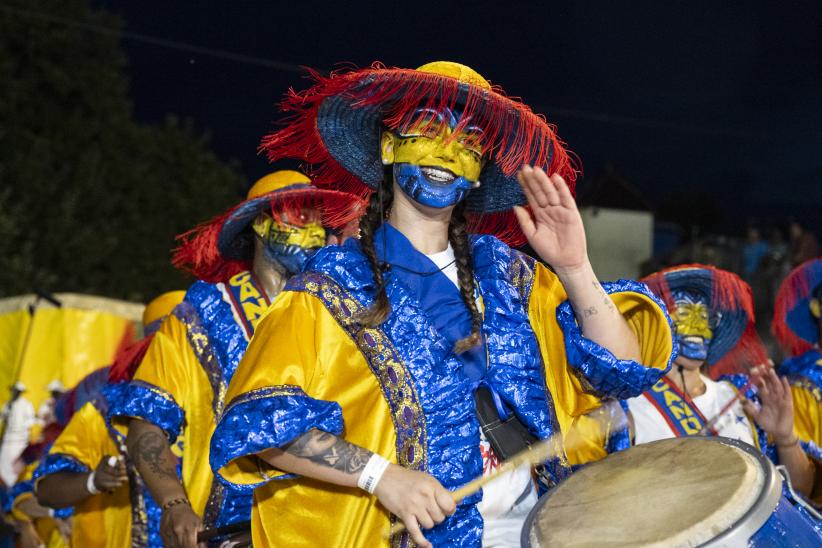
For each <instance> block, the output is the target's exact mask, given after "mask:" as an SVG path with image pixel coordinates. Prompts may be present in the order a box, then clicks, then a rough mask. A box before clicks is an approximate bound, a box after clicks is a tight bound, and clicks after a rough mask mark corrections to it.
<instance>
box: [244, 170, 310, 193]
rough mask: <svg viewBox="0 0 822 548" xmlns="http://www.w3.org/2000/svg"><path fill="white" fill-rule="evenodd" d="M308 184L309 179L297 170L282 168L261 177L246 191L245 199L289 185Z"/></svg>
mask: <svg viewBox="0 0 822 548" xmlns="http://www.w3.org/2000/svg"><path fill="white" fill-rule="evenodd" d="M306 184H308V185H310V184H311V179H309V178H308V177H307V176H306V175H304V174H302V173H300V172H299V171H294V170H292V169H282V170H280V171H275V172H274V173H269V174H268V175H266V176H264V177H262V178H261V179H260V180H258V181H257V182H256V183H254V186H252V187H251V189H250V190H249V191H248V196H247V199H249V200H251V199H252V198H258V197H260V196H262V195H264V194H268V193H269V192H274V191H275V190H280V189H283V188H285V187H288V186H291V185H306Z"/></svg>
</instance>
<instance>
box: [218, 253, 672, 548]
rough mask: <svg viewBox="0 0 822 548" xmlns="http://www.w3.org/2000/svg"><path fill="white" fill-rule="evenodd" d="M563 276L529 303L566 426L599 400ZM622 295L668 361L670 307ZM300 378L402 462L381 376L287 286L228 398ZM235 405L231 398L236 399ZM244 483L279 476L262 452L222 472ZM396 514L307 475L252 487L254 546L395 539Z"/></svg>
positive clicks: (359, 440) (650, 352)
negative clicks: (565, 321)
mask: <svg viewBox="0 0 822 548" xmlns="http://www.w3.org/2000/svg"><path fill="white" fill-rule="evenodd" d="M565 298H566V297H565V293H564V290H563V288H562V285H561V284H560V283H559V281H558V280H557V279H556V276H555V275H554V274H553V273H551V272H550V271H549V270H548V269H545V268H543V267H542V266H541V265H539V266H538V268H537V272H536V277H535V280H534V286H533V289H532V293H531V300H530V306H529V313H530V320H531V325H532V326H533V328H534V331H535V332H536V333H537V339H538V341H539V344H540V348H541V352H542V357H543V359H544V360H545V366H546V381H547V384H548V387H549V390H550V391H551V394H552V397H553V401H554V404H555V406H556V413H557V416H558V418H559V422H560V425H561V427H562V429H563V431H564V430H565V429H566V428H569V427H570V425H571V424H572V422H573V421H574V417H577V416H579V415H580V414H582V413H585V412H587V411H590V410H592V409H594V408H595V407H597V406H598V405H599V401H598V400H597V398H596V397H594V396H591V395H588V394H585V393H583V391H582V387H581V385H580V382H579V380H577V378H576V376H575V375H574V374H573V373H572V372H571V371H570V370H569V368H568V366H567V365H566V361H565V346H564V341H563V338H562V332H561V330H560V328H559V325H558V324H557V321H556V314H555V311H556V307H557V306H558V305H559V304H561V303H562V302H563V301H564V300H565ZM614 300H615V302H616V303H617V305H618V306H619V308H620V310H622V312H623V314H624V315H625V317H626V318H627V319H628V322H629V324H630V325H631V327H632V329H633V330H634V331H635V332H636V333H637V335H638V336H639V337H640V341H641V345H642V356H643V360H645V361H644V363H647V364H650V366H651V367H657V368H664V367H665V365H666V364H667V360H668V357H669V356H670V353H671V346H672V339H671V332H670V329H669V327H668V324H667V321H666V319H665V317H664V314H663V313H662V311H661V310H660V309H659V307H657V306H656V305H655V304H653V303H652V301H651V300H650V299H648V298H646V297H644V296H642V295H638V294H633V293H631V294H620V295H616V296H615V297H614ZM279 385H297V386H299V387H301V388H302V389H303V390H304V391H305V392H306V394H308V396H310V397H311V398H315V399H319V400H325V401H335V402H337V403H338V404H339V405H340V407H341V408H342V414H343V420H344V422H345V429H344V432H343V435H342V436H343V437H344V438H345V439H346V440H347V441H349V442H351V443H354V444H356V445H360V446H362V447H365V448H367V449H369V450H371V451H373V452H375V453H378V454H380V455H382V456H384V457H385V458H387V459H388V460H389V461H391V462H392V463H396V462H397V455H396V435H395V432H394V425H393V422H392V419H391V412H390V409H389V406H388V404H387V403H386V401H385V399H384V397H383V394H382V390H381V388H380V385H379V383H378V382H377V379H376V378H375V377H374V375H373V374H372V372H371V370H370V369H369V367H368V365H367V363H366V362H365V359H364V357H363V356H362V354H361V353H360V351H359V349H358V348H357V346H356V344H355V343H354V342H353V341H352V340H351V339H350V338H349V337H348V335H347V334H346V333H345V332H344V331H343V329H342V328H341V327H340V326H339V324H338V323H337V322H336V320H335V319H334V318H333V317H332V316H331V314H330V313H329V312H328V311H327V310H326V308H325V305H324V304H323V303H322V302H321V301H320V300H319V299H317V298H315V297H313V296H310V295H308V294H306V293H301V292H290V291H285V292H283V293H281V294H280V296H279V297H278V298H277V300H276V301H275V302H274V304H273V305H272V306H271V308H270V309H269V311H268V314H267V316H266V317H265V318H264V319H263V320H262V321H261V322H260V324H259V325H258V327H257V330H256V332H255V335H254V337H253V338H252V340H251V344H250V345H249V347H248V350H247V352H246V355H245V357H244V358H243V360H242V362H241V363H240V365H239V367H238V369H237V372H236V373H235V374H234V377H233V379H232V382H231V384H230V385H229V388H228V393H227V395H226V401H227V402H231V401H232V400H233V399H234V398H236V397H237V396H240V395H243V394H247V393H249V392H251V391H253V390H256V389H259V388H263V387H267V386H279ZM229 405H230V404H229ZM220 472H221V473H222V474H223V476H224V477H225V478H227V479H228V480H230V481H232V482H235V483H238V484H251V483H258V482H260V481H261V476H262V477H266V476H269V477H270V476H274V475H275V474H270V473H269V471H268V470H266V466H265V465H263V464H262V461H260V460H259V459H258V458H256V457H243V458H240V459H237V460H235V461H233V462H231V463H229V464H228V465H227V466H225V467H224V468H223V469H222V470H221V471H220ZM388 528H389V514H388V513H387V512H386V511H385V510H384V509H383V508H382V506H378V505H377V500H376V498H375V497H373V496H371V495H368V494H367V493H365V492H363V491H361V490H359V489H356V488H343V487H338V486H334V485H330V484H327V483H322V482H318V481H314V480H310V479H306V478H298V479H293V480H276V479H275V480H272V481H270V482H268V483H267V484H265V485H264V486H262V487H259V488H257V489H256V490H255V491H254V507H253V512H252V537H253V541H254V545H255V546H289V547H300V546H305V547H309V546H311V547H313V546H346V547H349V546H362V547H374V546H388V542H387V541H386V540H385V539H384V538H383V535H384V533H386V532H387V531H388Z"/></svg>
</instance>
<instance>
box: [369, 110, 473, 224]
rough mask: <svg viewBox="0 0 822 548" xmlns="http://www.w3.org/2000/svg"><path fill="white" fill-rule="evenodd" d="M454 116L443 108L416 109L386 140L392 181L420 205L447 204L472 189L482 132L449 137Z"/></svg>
mask: <svg viewBox="0 0 822 548" xmlns="http://www.w3.org/2000/svg"><path fill="white" fill-rule="evenodd" d="M459 115H460V113H459V112H457V113H456V115H455V113H454V112H452V111H451V110H450V109H447V108H446V109H443V110H442V111H435V110H432V109H418V110H417V111H416V113H415V116H414V118H415V121H414V122H413V123H412V124H410V125H409V126H408V127H406V128H402V129H401V130H400V131H398V132H397V133H396V134H394V135H393V136H392V145H393V148H392V149H391V153H393V163H394V168H393V172H394V180H395V181H396V182H397V185H398V186H399V187H400V188H401V189H402V191H403V192H404V193H405V194H406V195H408V196H409V197H410V198H412V199H414V200H415V201H417V202H419V203H420V204H423V205H426V206H429V207H436V208H443V207H449V206H453V205H456V204H457V203H459V202H460V201H461V200H462V199H463V198H465V195H466V194H467V193H468V191H469V190H471V189H472V188H475V187H476V186H478V179H479V174H480V171H481V170H482V148H481V138H482V130H480V129H479V128H478V127H476V126H467V127H466V128H465V129H464V130H461V131H460V133H459V134H458V135H452V133H453V131H454V129H455V128H456V126H457V124H458V123H459V118H458V116H459ZM384 152H385V150H384Z"/></svg>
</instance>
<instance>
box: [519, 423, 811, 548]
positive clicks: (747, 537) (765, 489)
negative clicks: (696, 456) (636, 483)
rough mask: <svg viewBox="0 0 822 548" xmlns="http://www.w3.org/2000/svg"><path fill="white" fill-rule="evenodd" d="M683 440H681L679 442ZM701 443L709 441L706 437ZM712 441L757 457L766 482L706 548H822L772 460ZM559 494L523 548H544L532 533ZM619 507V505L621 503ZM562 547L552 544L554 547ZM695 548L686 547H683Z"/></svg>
mask: <svg viewBox="0 0 822 548" xmlns="http://www.w3.org/2000/svg"><path fill="white" fill-rule="evenodd" d="M682 439H683V438H679V440H682ZM697 439H699V440H701V441H703V442H704V441H707V440H706V438H704V437H700V438H697ZM665 441H674V440H665ZM710 441H712V442H716V443H723V444H725V445H729V446H732V447H734V448H736V449H738V450H741V451H743V452H745V453H747V454H748V455H750V456H751V457H753V458H754V460H755V461H756V462H757V463H758V466H759V467H761V469H762V472H763V474H764V479H765V481H764V484H763V486H762V488H761V490H760V492H759V495H758V497H757V500H755V501H752V503H751V505H750V508H749V509H748V510H747V511H746V513H745V514H744V515H743V516H742V517H741V518H739V519H738V520H737V521H736V522H735V523H734V524H733V525H732V526H731V527H729V528H727V529H726V530H725V531H723V532H722V533H720V534H719V535H717V536H716V537H714V538H713V539H711V540H709V541H707V542H704V543H703V544H702V546H774V547H783V546H785V547H788V546H791V547H793V546H822V533H820V531H819V530H818V528H819V527H822V525H820V524H815V523H813V521H812V520H811V519H810V518H808V517H806V516H805V515H804V514H801V513H800V512H799V510H797V509H796V508H795V507H794V506H793V505H792V504H791V503H790V502H789V501H788V500H787V499H785V498H784V497H782V478H781V476H780V475H779V474H778V473H777V472H776V469H775V467H774V466H773V464H772V463H771V462H770V460H768V459H767V458H766V457H765V456H764V455H763V454H762V453H761V452H760V451H759V450H757V449H756V448H754V447H751V446H750V445H748V444H745V443H743V442H739V441H737V440H731V439H728V438H719V437H717V438H710ZM654 443H661V442H654ZM605 461H607V459H604V460H603V461H600V462H599V463H594V464H591V465H589V466H598V465H601V463H603V462H605ZM569 480H570V478H569ZM555 491H556V489H554V490H552V491H550V492H548V493H547V494H546V495H545V496H543V497H542V499H541V500H540V501H539V502H538V503H537V505H536V506H535V507H534V508H533V509H532V510H531V513H530V514H529V516H528V518H527V519H526V522H525V525H524V527H523V530H522V535H521V543H522V546H526V547H533V548H539V547H540V546H542V545H540V544H539V543H532V538H531V537H532V535H531V531H532V529H533V528H534V527H535V520H537V519H539V518H538V516H539V514H540V510H541V509H542V508H543V507H544V506H545V503H546V502H547V500H548V499H549V498H550V497H551V496H552V494H553V493H554V492H555ZM615 503H616V504H618V503H619V501H616V502H615ZM601 541H602V544H603V545H607V543H608V539H607V538H603V539H601ZM559 545H560V544H557V543H554V544H551V546H552V547H553V546H559ZM693 545H694V544H688V543H685V544H683V546H693Z"/></svg>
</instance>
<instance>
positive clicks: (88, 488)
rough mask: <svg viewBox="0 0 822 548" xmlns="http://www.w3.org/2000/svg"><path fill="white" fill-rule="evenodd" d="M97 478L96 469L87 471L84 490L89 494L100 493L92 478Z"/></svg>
mask: <svg viewBox="0 0 822 548" xmlns="http://www.w3.org/2000/svg"><path fill="white" fill-rule="evenodd" d="M96 478H97V470H93V471H91V472H90V473H89V475H88V476H87V477H86V491H88V492H89V494H90V495H97V494H99V493H100V490H99V489H97V486H96V485H95V484H94V480H95V479H96Z"/></svg>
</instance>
